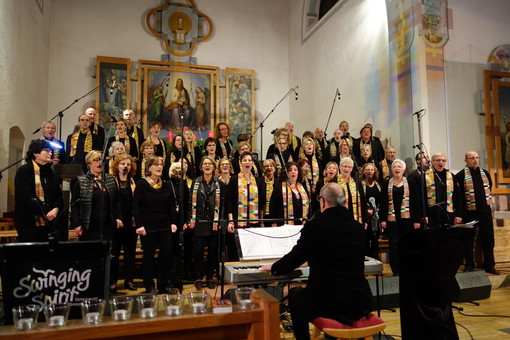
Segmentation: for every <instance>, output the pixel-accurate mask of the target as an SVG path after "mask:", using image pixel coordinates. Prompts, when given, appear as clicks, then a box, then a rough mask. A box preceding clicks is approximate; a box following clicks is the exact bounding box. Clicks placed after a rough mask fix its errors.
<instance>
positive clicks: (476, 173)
mask: <svg viewBox="0 0 510 340" xmlns="http://www.w3.org/2000/svg"><path fill="white" fill-rule="evenodd" d="M469 171H470V172H471V178H472V181H473V188H474V191H475V204H476V209H475V210H468V207H469V203H468V202H466V196H465V195H464V192H465V182H464V180H465V173H464V170H461V171H459V172H458V173H457V174H456V175H455V177H456V178H457V181H458V183H459V188H460V193H461V195H460V196H461V200H462V206H463V207H464V215H463V217H462V222H463V223H467V222H471V221H478V223H477V224H476V225H475V227H474V228H472V229H469V239H468V242H467V243H466V248H465V255H464V260H465V266H466V268H468V270H469V269H472V268H474V264H475V263H474V260H473V255H474V247H475V245H474V241H475V235H476V233H477V232H478V234H479V236H480V245H481V247H482V253H483V265H484V268H485V270H486V271H488V272H494V271H495V270H494V265H495V261H494V225H493V221H492V210H491V206H490V205H488V204H487V200H486V197H485V189H484V187H483V180H482V175H481V173H480V168H476V169H473V168H469ZM483 171H484V172H485V175H486V176H487V179H488V181H489V187H490V189H492V179H491V176H490V174H489V172H488V171H487V170H485V169H484V170H483Z"/></svg>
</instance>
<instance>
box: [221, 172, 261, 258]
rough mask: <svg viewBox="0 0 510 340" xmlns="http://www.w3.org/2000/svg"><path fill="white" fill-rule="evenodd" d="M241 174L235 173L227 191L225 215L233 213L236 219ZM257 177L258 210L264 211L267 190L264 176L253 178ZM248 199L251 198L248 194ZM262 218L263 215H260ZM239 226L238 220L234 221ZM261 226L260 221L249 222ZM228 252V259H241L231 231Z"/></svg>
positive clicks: (228, 239) (253, 225)
mask: <svg viewBox="0 0 510 340" xmlns="http://www.w3.org/2000/svg"><path fill="white" fill-rule="evenodd" d="M239 176H241V174H239V175H233V176H232V177H231V178H230V181H229V182H228V185H227V187H226V192H225V216H226V217H228V214H232V217H233V219H234V220H237V219H238V216H237V214H238V208H239V187H238V183H237V182H238V178H239ZM253 179H255V181H256V183H257V191H258V199H259V204H258V211H259V213H260V211H261V210H262V211H264V209H265V206H266V192H265V191H264V190H263V189H264V184H263V182H264V178H263V177H253V178H252V180H253ZM248 199H250V197H249V194H248ZM259 218H262V216H259ZM234 225H235V226H236V228H237V222H236V223H234ZM258 226H260V223H259V222H252V223H248V225H247V227H258ZM226 242H227V252H228V261H239V256H238V251H237V245H236V242H235V238H234V236H233V234H231V233H229V234H228V235H227V240H226Z"/></svg>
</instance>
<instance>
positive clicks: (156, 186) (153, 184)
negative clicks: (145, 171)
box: [145, 176, 163, 189]
mask: <svg viewBox="0 0 510 340" xmlns="http://www.w3.org/2000/svg"><path fill="white" fill-rule="evenodd" d="M145 180H146V181H147V182H148V183H149V185H150V186H151V187H152V188H153V189H161V187H162V186H163V181H162V180H161V178H158V181H157V182H156V181H155V180H153V179H152V178H150V176H147V177H145Z"/></svg>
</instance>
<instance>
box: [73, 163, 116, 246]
mask: <svg viewBox="0 0 510 340" xmlns="http://www.w3.org/2000/svg"><path fill="white" fill-rule="evenodd" d="M117 195H118V193H117V185H116V183H115V179H114V177H113V176H112V175H110V174H105V179H104V180H103V181H98V180H97V179H96V178H95V177H94V176H93V175H91V174H90V173H89V174H87V175H82V176H78V182H77V183H76V185H75V186H74V190H73V198H72V203H71V204H73V208H72V210H71V228H73V229H74V228H76V227H78V226H81V227H82V236H81V237H80V240H82V241H92V240H110V241H111V240H113V235H114V231H115V229H117V223H116V221H115V220H116V219H120V218H121V216H120V200H119V199H118V198H117ZM78 199H80V201H79V202H76V201H77V200H78ZM75 202H76V203H75Z"/></svg>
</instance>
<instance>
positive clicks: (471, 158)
mask: <svg viewBox="0 0 510 340" xmlns="http://www.w3.org/2000/svg"><path fill="white" fill-rule="evenodd" d="M466 159H469V160H473V159H480V157H468V158H466Z"/></svg>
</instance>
